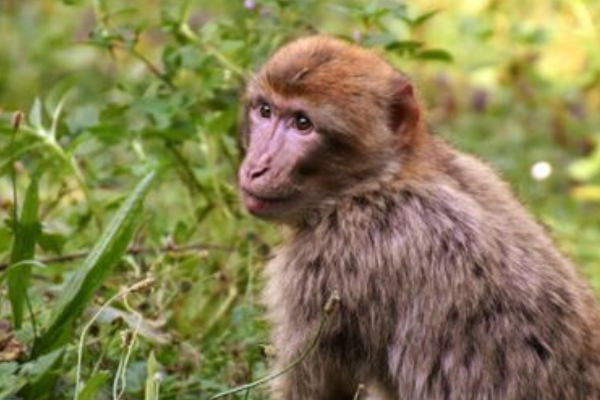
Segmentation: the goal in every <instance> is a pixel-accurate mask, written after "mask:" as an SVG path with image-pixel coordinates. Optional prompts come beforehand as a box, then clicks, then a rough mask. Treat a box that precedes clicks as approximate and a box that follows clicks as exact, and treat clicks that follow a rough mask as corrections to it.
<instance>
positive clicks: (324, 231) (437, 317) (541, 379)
mask: <svg viewBox="0 0 600 400" xmlns="http://www.w3.org/2000/svg"><path fill="white" fill-rule="evenodd" d="M433 146H434V149H435V157H434V158H432V160H431V161H430V165H431V168H433V169H435V170H436V173H435V174H432V175H431V176H433V177H435V179H433V180H431V181H429V180H423V179H421V178H419V179H415V180H414V181H412V182H411V181H410V180H403V181H402V182H397V183H394V184H392V185H387V186H385V187H382V188H380V189H377V190H373V191H370V192H367V193H362V194H357V195H354V196H348V198H347V199H346V200H344V201H338V202H337V203H336V206H335V207H334V208H331V209H328V210H325V211H323V212H322V214H321V215H320V217H319V218H318V220H316V221H314V223H312V224H309V225H307V226H304V227H303V228H301V229H299V230H297V231H296V232H295V234H294V236H293V238H292V239H291V240H290V241H289V242H288V243H287V244H286V245H285V246H283V247H282V248H281V249H280V250H279V252H278V254H277V256H276V257H275V259H274V260H273V261H272V262H271V263H270V264H269V266H268V267H267V277H268V281H267V287H266V291H265V299H266V302H267V306H268V309H269V312H270V316H271V319H272V321H273V322H274V325H275V327H276V329H275V332H274V342H275V345H276V347H277V348H278V350H279V351H280V352H284V353H285V351H286V348H294V349H295V348H298V343H301V342H303V341H304V342H306V341H307V339H308V338H309V337H310V335H311V334H312V332H313V331H314V328H315V326H316V324H317V323H318V321H319V318H320V316H321V314H322V307H323V304H324V303H325V301H326V299H327V297H328V296H329V294H330V293H331V291H332V289H337V290H338V291H339V293H340V295H341V303H340V309H339V312H338V313H336V314H335V316H334V317H333V319H332V320H331V321H330V323H329V324H328V327H327V328H326V330H325V332H324V333H323V336H322V337H321V341H320V347H319V349H318V351H316V352H315V353H314V354H313V355H312V356H311V357H315V358H317V359H319V362H318V363H317V365H322V366H323V368H326V367H328V368H332V369H334V370H338V371H344V372H340V376H338V377H336V379H340V380H341V381H345V380H347V381H348V382H366V381H377V382H379V383H380V384H381V385H383V387H385V391H387V392H388V394H390V396H391V397H392V398H395V396H396V395H394V394H393V393H400V394H401V397H402V398H407V399H515V400H517V399H523V400H525V399H548V400H550V399H581V400H584V399H585V400H592V399H600V339H599V338H600V322H599V321H600V319H599V316H598V315H599V314H598V308H597V305H596V303H595V299H594V295H593V293H592V291H591V289H590V288H589V287H588V286H587V285H586V284H585V282H584V281H583V279H582V278H581V277H580V275H579V274H578V272H577V271H576V269H575V267H574V266H573V265H572V264H571V263H570V262H569V261H568V260H567V259H566V258H565V257H564V256H562V255H561V254H560V253H559V252H558V251H557V250H556V249H555V247H554V245H553V243H552V240H551V239H550V237H549V236H548V235H547V234H546V232H544V230H543V229H542V228H541V227H540V226H539V225H538V224H537V223H536V222H535V221H534V219H533V218H532V217H531V216H530V215H529V214H528V213H527V212H526V211H525V210H524V209H523V207H522V206H521V205H520V204H519V203H518V201H516V200H515V199H514V197H513V196H512V194H511V193H510V190H509V188H508V187H507V185H506V184H505V183H504V182H502V181H501V180H500V179H499V178H498V177H497V176H496V174H495V173H494V172H493V171H492V170H491V169H490V168H489V167H488V166H486V165H485V164H483V163H482V162H480V161H478V160H477V159H475V158H473V157H470V156H467V155H464V154H462V153H460V152H458V151H456V150H454V149H452V148H451V147H450V146H448V145H446V144H445V143H442V142H437V141H436V142H435V143H434V144H433ZM292 342H298V343H292ZM291 358H292V355H291V354H290V355H289V357H287V359H291ZM282 359H284V360H285V359H286V357H283V358H282ZM382 365H385V368H382V367H381V366H382Z"/></svg>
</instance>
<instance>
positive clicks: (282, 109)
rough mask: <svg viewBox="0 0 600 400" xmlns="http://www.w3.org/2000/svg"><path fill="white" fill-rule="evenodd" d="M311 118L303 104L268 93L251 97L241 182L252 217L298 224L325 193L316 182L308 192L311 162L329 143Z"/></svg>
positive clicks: (244, 197) (244, 199) (240, 173)
mask: <svg viewBox="0 0 600 400" xmlns="http://www.w3.org/2000/svg"><path fill="white" fill-rule="evenodd" d="M310 114H311V112H310V107H307V106H306V105H305V104H303V103H302V102H301V101H293V100H285V99H283V98H281V97H275V96H269V97H267V96H265V95H264V94H260V95H255V96H253V97H252V98H250V99H249V102H248V104H247V106H246V116H245V120H246V121H245V122H246V123H245V125H246V126H245V129H244V131H245V132H244V133H243V142H244V147H245V151H246V154H245V158H244V162H243V163H242V166H241V168H240V171H239V183H240V189H241V194H242V198H243V201H244V205H245V206H246V208H247V209H248V211H250V212H251V213H252V214H253V215H256V216H259V217H263V218H268V219H276V220H282V221H289V220H295V219H297V218H300V217H301V214H303V212H304V211H305V210H306V209H307V208H308V207H309V206H310V205H311V204H314V203H315V200H316V199H317V198H318V197H319V196H322V195H323V193H322V191H321V190H319V187H318V185H315V184H311V185H310V186H311V190H310V191H307V190H306V189H307V185H308V182H307V181H309V180H310V179H309V177H310V175H311V171H310V166H309V164H310V163H311V160H312V159H314V158H315V156H317V154H318V153H319V152H320V149H322V148H323V147H324V145H325V143H324V137H323V135H322V134H321V133H320V132H319V128H318V127H317V126H316V125H315V122H313V119H312V117H311V115H310Z"/></svg>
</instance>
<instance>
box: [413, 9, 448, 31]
mask: <svg viewBox="0 0 600 400" xmlns="http://www.w3.org/2000/svg"><path fill="white" fill-rule="evenodd" d="M440 11H441V10H433V11H429V12H426V13H425V14H421V15H419V16H418V17H416V18H414V19H413V20H412V21H411V22H410V25H411V26H413V27H417V26H419V25H423V24H424V23H425V22H427V21H429V20H430V19H431V18H433V17H434V16H436V15H437V14H438V13H439V12H440Z"/></svg>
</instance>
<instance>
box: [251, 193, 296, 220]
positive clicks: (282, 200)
mask: <svg viewBox="0 0 600 400" xmlns="http://www.w3.org/2000/svg"><path fill="white" fill-rule="evenodd" d="M242 194H243V196H242V197H243V199H244V205H245V206H246V208H247V209H248V211H250V213H252V214H255V215H263V214H268V213H270V212H272V211H273V210H275V209H277V208H279V207H281V206H283V205H285V204H287V203H289V202H290V201H291V200H292V199H293V196H292V195H289V196H269V197H265V196H258V195H256V194H254V193H252V192H250V191H248V190H247V189H242Z"/></svg>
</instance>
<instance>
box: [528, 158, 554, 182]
mask: <svg viewBox="0 0 600 400" xmlns="http://www.w3.org/2000/svg"><path fill="white" fill-rule="evenodd" d="M550 175H552V165H550V163H549V162H547V161H538V162H536V163H535V164H533V165H532V166H531V177H532V178H533V179H535V180H536V181H544V180H546V179H548V178H549V177H550Z"/></svg>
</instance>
